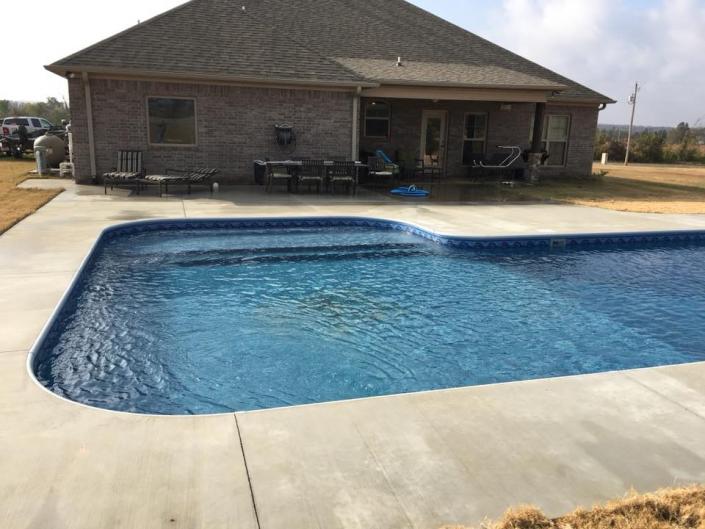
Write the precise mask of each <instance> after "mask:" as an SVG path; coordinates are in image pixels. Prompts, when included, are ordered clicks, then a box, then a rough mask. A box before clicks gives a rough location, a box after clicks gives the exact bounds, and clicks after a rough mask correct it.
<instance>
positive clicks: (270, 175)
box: [266, 160, 295, 193]
mask: <svg viewBox="0 0 705 529" xmlns="http://www.w3.org/2000/svg"><path fill="white" fill-rule="evenodd" d="M294 176H295V174H294V172H293V171H291V170H289V168H287V167H283V166H281V165H276V164H273V163H271V162H270V161H269V160H267V187H266V191H267V193H271V192H272V188H273V187H274V184H276V183H279V182H286V189H287V191H289V192H291V184H292V182H293V181H294Z"/></svg>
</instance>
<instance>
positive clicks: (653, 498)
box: [446, 486, 705, 529]
mask: <svg viewBox="0 0 705 529" xmlns="http://www.w3.org/2000/svg"><path fill="white" fill-rule="evenodd" d="M483 527H484V528H486V529H705V487H695V486H694V487H688V488H680V489H669V490H662V491H659V492H656V493H654V494H644V495H638V494H631V495H629V496H627V497H626V498H623V499H621V500H616V501H612V502H609V503H607V504H605V505H600V506H596V507H594V508H592V509H590V510H586V509H578V510H576V511H575V512H573V513H571V514H568V515H566V516H561V517H560V518H556V519H553V520H552V519H549V518H547V517H546V516H545V515H544V514H543V513H542V512H541V511H539V510H538V509H536V508H534V507H528V506H524V507H519V508H517V509H512V510H510V511H507V513H506V514H505V515H504V518H503V519H502V520H500V521H499V522H495V523H489V524H486V525H483ZM446 529H462V528H459V527H455V528H451V527H447V528H446Z"/></svg>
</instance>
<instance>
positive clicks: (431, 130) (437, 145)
mask: <svg viewBox="0 0 705 529" xmlns="http://www.w3.org/2000/svg"><path fill="white" fill-rule="evenodd" d="M447 122H448V113H447V112H446V111H445V110H424V111H423V117H422V118H421V149H420V152H421V158H423V161H424V163H425V164H427V165H436V164H437V165H438V167H441V168H445V156H446V135H447V126H446V125H447Z"/></svg>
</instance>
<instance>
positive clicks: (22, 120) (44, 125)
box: [0, 116, 55, 138]
mask: <svg viewBox="0 0 705 529" xmlns="http://www.w3.org/2000/svg"><path fill="white" fill-rule="evenodd" d="M20 126H23V127H25V129H26V130H27V134H29V135H30V136H31V137H33V138H36V137H37V136H41V135H42V134H43V133H45V132H47V131H49V130H51V129H53V128H55V127H54V124H53V123H52V122H51V121H49V120H48V119H44V118H39V117H28V116H21V117H7V118H4V119H3V120H2V123H1V124H0V134H1V135H2V136H11V135H13V134H14V133H15V132H16V131H17V128H18V127H20Z"/></svg>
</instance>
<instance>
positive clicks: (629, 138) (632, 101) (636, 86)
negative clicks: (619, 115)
mask: <svg viewBox="0 0 705 529" xmlns="http://www.w3.org/2000/svg"><path fill="white" fill-rule="evenodd" d="M638 93H639V83H635V84H634V93H633V94H632V95H631V96H630V97H629V104H630V105H631V106H632V119H631V121H629V133H628V134H627V155H626V156H625V157H624V165H629V151H630V149H631V147H632V128H633V127H634V114H635V113H636V96H637V94H638Z"/></svg>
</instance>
